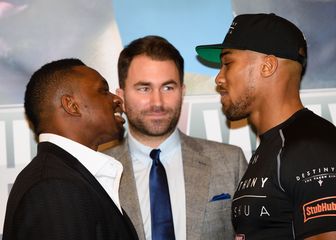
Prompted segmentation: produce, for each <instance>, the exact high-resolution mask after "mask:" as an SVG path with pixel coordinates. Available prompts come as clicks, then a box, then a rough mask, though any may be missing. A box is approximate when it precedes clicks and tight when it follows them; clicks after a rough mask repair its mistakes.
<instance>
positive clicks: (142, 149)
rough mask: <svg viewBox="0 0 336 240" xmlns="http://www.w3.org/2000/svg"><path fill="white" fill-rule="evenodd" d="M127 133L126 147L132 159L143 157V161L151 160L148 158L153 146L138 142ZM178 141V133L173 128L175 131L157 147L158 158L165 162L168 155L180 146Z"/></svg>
mask: <svg viewBox="0 0 336 240" xmlns="http://www.w3.org/2000/svg"><path fill="white" fill-rule="evenodd" d="M127 135H128V147H129V150H130V153H131V156H132V159H133V160H135V161H137V160H142V159H143V160H144V161H150V162H151V159H150V158H149V153H150V151H151V150H152V149H153V148H151V147H149V146H146V145H144V144H142V143H140V142H139V141H138V140H136V139H135V138H134V137H133V136H132V134H131V133H130V132H128V133H127ZM180 143H181V140H180V134H179V132H178V130H177V129H175V131H174V132H173V133H172V134H171V135H170V136H169V137H168V138H167V139H166V140H164V141H163V142H162V143H161V144H160V145H159V146H158V147H157V148H159V149H160V150H161V153H160V160H161V161H166V162H167V161H168V159H169V156H171V154H172V153H174V152H175V151H176V150H178V149H180V148H181V144H180Z"/></svg>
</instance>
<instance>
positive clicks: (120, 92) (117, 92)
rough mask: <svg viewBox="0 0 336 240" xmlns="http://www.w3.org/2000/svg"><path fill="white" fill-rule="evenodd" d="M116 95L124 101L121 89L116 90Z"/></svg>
mask: <svg viewBox="0 0 336 240" xmlns="http://www.w3.org/2000/svg"><path fill="white" fill-rule="evenodd" d="M116 94H117V96H118V97H120V98H121V99H122V100H123V101H124V90H123V89H121V88H117V90H116Z"/></svg>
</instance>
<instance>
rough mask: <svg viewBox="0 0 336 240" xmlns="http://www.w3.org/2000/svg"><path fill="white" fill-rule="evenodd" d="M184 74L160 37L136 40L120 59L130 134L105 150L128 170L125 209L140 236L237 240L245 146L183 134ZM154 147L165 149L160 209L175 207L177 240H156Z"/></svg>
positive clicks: (124, 179)
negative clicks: (165, 192) (234, 206)
mask: <svg viewBox="0 0 336 240" xmlns="http://www.w3.org/2000/svg"><path fill="white" fill-rule="evenodd" d="M183 74H184V61H183V58H182V56H181V55H180V53H179V52H178V50H177V49H176V48H175V47H174V46H173V45H172V44H170V43H169V42H168V41H167V40H166V39H164V38H162V37H159V36H146V37H144V38H139V39H136V40H134V41H133V42H131V43H130V44H129V45H128V46H126V47H125V49H124V50H123V51H122V52H121V54H120V56H119V61H118V75H119V86H120V88H119V89H117V94H118V95H119V96H120V97H121V98H122V99H123V100H124V107H125V113H126V115H127V119H128V134H127V137H126V138H125V139H124V141H123V142H122V144H120V145H119V146H116V147H114V148H111V149H109V150H107V151H106V153H108V154H110V155H112V156H114V157H115V158H117V159H118V160H120V161H121V162H122V164H123V166H124V174H123V176H122V179H121V186H120V200H121V205H122V206H123V207H124V208H125V210H126V211H127V213H128V214H129V217H130V218H131V220H132V222H133V224H134V226H135V228H136V230H137V233H138V236H139V238H140V239H181V240H183V239H193V240H194V239H212V240H214V239H233V235H234V234H233V229H232V226H231V213H230V209H231V197H232V195H233V193H234V191H235V189H236V187H237V184H238V182H239V180H240V178H241V177H242V174H243V173H244V171H245V169H246V164H247V162H246V160H245V158H244V155H243V152H242V151H241V149H240V148H239V147H236V146H232V145H228V144H222V143H216V142H211V141H207V140H202V139H196V138H192V137H189V136H186V135H185V134H183V133H182V132H180V131H179V130H178V129H177V127H176V126H177V123H178V120H179V117H180V111H181V106H182V100H183V95H184V91H185V86H184V84H183ZM152 149H160V151H161V152H160V160H161V162H162V165H163V166H164V169H165V174H166V176H167V182H168V189H169V196H170V203H171V206H170V205H169V206H162V207H161V209H165V210H166V209H167V208H169V209H171V212H172V222H173V230H174V232H173V233H174V237H162V236H160V237H159V238H156V237H154V236H155V235H154V233H153V230H155V229H154V228H157V225H153V221H152V219H153V214H154V213H153V211H151V207H152V199H151V196H152V190H150V187H149V185H150V184H149V182H150V181H151V180H150V179H151V167H152V160H151V158H150V156H149V155H150V152H151V150H152ZM153 165H154V164H153ZM161 209H159V210H158V211H160V210H161Z"/></svg>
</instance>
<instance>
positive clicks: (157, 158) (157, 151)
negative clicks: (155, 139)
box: [149, 149, 161, 164]
mask: <svg viewBox="0 0 336 240" xmlns="http://www.w3.org/2000/svg"><path fill="white" fill-rule="evenodd" d="M160 152H161V150H160V149H153V150H152V151H151V152H150V154H149V156H150V157H151V159H153V161H154V163H155V164H158V162H159V161H160Z"/></svg>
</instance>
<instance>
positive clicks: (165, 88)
mask: <svg viewBox="0 0 336 240" xmlns="http://www.w3.org/2000/svg"><path fill="white" fill-rule="evenodd" d="M171 90H174V87H173V86H171V85H167V86H164V87H163V91H171Z"/></svg>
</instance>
